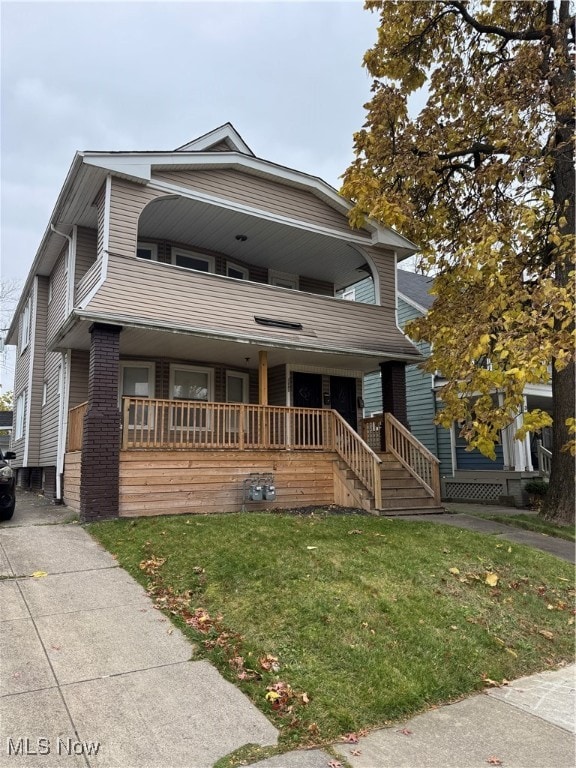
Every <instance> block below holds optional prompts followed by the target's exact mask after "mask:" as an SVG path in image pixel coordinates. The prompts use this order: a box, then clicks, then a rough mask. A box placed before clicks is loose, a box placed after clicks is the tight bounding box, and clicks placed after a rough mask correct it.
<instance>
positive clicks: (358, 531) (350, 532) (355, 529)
mask: <svg viewBox="0 0 576 768" xmlns="http://www.w3.org/2000/svg"><path fill="white" fill-rule="evenodd" d="M352 533H364V531H361V530H360V529H359V528H354V530H352V531H348V534H352Z"/></svg>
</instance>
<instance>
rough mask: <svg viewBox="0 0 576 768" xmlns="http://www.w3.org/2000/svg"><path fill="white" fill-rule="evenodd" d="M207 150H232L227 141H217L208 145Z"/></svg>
mask: <svg viewBox="0 0 576 768" xmlns="http://www.w3.org/2000/svg"><path fill="white" fill-rule="evenodd" d="M206 151H207V152H233V151H234V150H233V149H232V147H231V146H230V144H228V142H227V141H219V142H218V144H214V146H212V147H209V148H208V149H207V150H206Z"/></svg>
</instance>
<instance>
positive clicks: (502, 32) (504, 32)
mask: <svg viewBox="0 0 576 768" xmlns="http://www.w3.org/2000/svg"><path fill="white" fill-rule="evenodd" d="M446 5H448V6H449V7H450V8H452V9H453V10H454V11H455V12H456V13H458V15H459V16H460V17H461V18H463V19H464V21H466V22H467V23H468V24H470V26H471V27H473V28H474V29H475V30H476V31H477V32H483V33H486V34H491V35H499V36H500V37H503V38H504V39H505V40H507V41H508V40H541V39H542V38H543V37H544V30H543V29H534V28H533V27H530V28H529V29H526V30H524V31H523V32H514V31H513V30H511V29H506V28H505V27H497V26H495V25H493V24H481V23H480V22H479V21H478V20H477V19H475V18H474V17H473V16H472V15H471V14H470V13H468V10H467V9H466V7H465V6H464V3H461V2H459V0H449V2H447V3H446Z"/></svg>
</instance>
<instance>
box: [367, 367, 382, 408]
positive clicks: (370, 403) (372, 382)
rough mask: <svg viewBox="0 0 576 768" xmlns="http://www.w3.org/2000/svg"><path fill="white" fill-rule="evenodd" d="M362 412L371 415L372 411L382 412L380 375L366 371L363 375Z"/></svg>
mask: <svg viewBox="0 0 576 768" xmlns="http://www.w3.org/2000/svg"><path fill="white" fill-rule="evenodd" d="M363 398H364V413H365V415H366V416H372V414H374V413H382V375H381V374H380V372H378V373H368V374H367V375H366V376H365V377H364V394H363Z"/></svg>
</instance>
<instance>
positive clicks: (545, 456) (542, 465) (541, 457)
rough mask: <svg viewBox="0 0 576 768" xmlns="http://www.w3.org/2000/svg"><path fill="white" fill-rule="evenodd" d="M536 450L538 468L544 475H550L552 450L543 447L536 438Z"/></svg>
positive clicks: (540, 441)
mask: <svg viewBox="0 0 576 768" xmlns="http://www.w3.org/2000/svg"><path fill="white" fill-rule="evenodd" d="M536 451H537V455H538V470H539V472H540V474H541V475H543V476H544V477H550V472H551V471H552V451H549V450H548V448H544V446H543V445H542V440H538V441H537V443H536Z"/></svg>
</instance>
